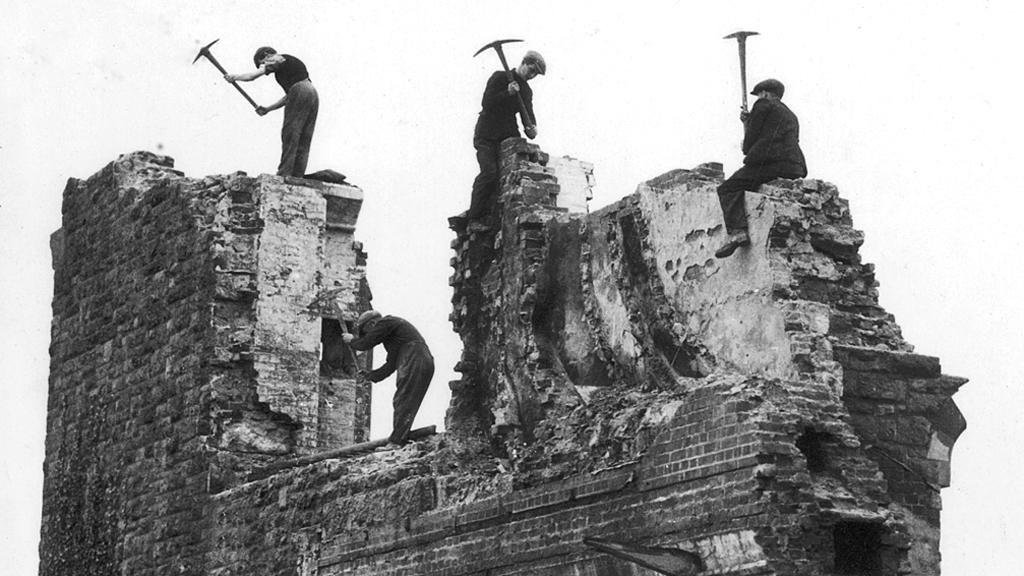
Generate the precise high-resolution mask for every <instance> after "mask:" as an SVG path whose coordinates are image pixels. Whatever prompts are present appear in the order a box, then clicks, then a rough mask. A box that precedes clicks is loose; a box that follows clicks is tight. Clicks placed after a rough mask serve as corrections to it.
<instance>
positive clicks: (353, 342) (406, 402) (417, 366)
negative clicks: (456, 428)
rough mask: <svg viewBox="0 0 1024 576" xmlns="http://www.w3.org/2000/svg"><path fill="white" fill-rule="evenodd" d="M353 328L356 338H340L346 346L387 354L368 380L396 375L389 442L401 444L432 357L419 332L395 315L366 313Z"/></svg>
mask: <svg viewBox="0 0 1024 576" xmlns="http://www.w3.org/2000/svg"><path fill="white" fill-rule="evenodd" d="M356 329H357V330H358V331H359V337H358V338H356V337H355V336H353V335H351V334H344V335H342V339H343V340H344V341H345V343H346V344H348V345H349V346H351V347H352V348H354V349H356V350H370V349H371V348H373V347H374V346H376V345H378V344H383V345H384V349H385V350H387V353H388V357H387V360H385V362H384V365H383V366H381V367H379V368H377V369H375V370H371V371H370V372H369V373H368V374H367V377H368V378H369V379H370V381H371V382H380V381H381V380H383V379H385V378H387V377H388V376H390V375H391V373H392V372H397V373H398V375H397V377H396V381H395V397H394V399H393V400H392V402H391V404H392V406H393V407H394V416H393V418H392V422H393V429H392V432H391V436H390V437H389V438H388V440H389V441H390V442H392V443H394V444H404V443H405V441H406V437H407V436H408V435H409V430H410V429H412V422H413V420H414V419H415V418H416V412H417V411H418V410H419V409H420V403H422V402H423V397H424V396H425V395H426V393H427V388H428V387H429V386H430V379H431V378H433V376H434V357H433V356H431V354H430V349H429V348H427V343H426V342H425V341H424V340H423V337H422V336H420V333H419V331H418V330H416V328H415V327H413V325H412V324H410V323H409V322H408V321H407V320H403V319H402V318H399V317H397V316H381V314H380V312H377V311H376V310H368V311H366V312H363V313H362V314H361V315H360V316H359V319H358V320H356Z"/></svg>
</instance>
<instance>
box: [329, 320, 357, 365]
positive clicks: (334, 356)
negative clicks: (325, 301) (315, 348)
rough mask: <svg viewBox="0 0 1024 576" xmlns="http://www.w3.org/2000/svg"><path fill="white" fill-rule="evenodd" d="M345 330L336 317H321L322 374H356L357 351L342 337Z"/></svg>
mask: <svg viewBox="0 0 1024 576" xmlns="http://www.w3.org/2000/svg"><path fill="white" fill-rule="evenodd" d="M344 333H345V331H344V330H343V329H342V327H341V322H339V321H338V320H335V319H334V318H323V319H321V327H320V374H321V375H323V376H330V377H334V378H346V377H348V378H350V377H353V376H355V374H356V371H357V369H358V366H357V364H356V355H355V352H354V351H353V350H352V349H351V348H349V346H348V344H345V341H344V340H342V339H341V336H342V334H344Z"/></svg>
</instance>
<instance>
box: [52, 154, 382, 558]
mask: <svg viewBox="0 0 1024 576" xmlns="http://www.w3.org/2000/svg"><path fill="white" fill-rule="evenodd" d="M296 183H298V184H299V185H296ZM361 199H362V197H361V193H360V192H359V191H358V189H355V188H352V187H346V186H332V185H318V184H316V183H311V182H306V181H296V182H289V181H284V180H282V179H280V178H276V177H270V176H263V177H259V178H250V177H247V176H245V175H244V174H232V175H227V176H215V177H207V178H203V179H189V178H185V177H184V176H183V175H182V174H181V173H180V172H177V171H175V170H173V161H172V160H171V159H170V158H167V157H163V156H157V155H154V154H150V153H144V152H138V153H134V154H129V155H125V156H122V157H121V158H119V159H118V160H117V161H116V162H113V163H111V164H110V165H109V166H107V167H106V168H105V169H103V170H102V171H100V172H99V173H97V174H96V175H94V176H93V177H91V178H89V179H88V180H86V181H81V180H75V179H72V180H70V181H69V182H68V185H67V188H66V189H65V192H64V208H63V213H64V218H63V223H62V227H61V229H60V230H58V231H57V232H56V233H54V235H53V238H52V241H51V244H52V247H53V252H54V270H55V282H54V303H53V310H54V316H53V328H52V343H51V377H50V394H49V406H48V424H47V444H46V461H45V466H44V478H45V481H44V510H43V522H42V524H43V527H42V543H41V546H40V556H41V563H40V573H41V574H110V573H114V572H124V573H130V574H167V573H182V574H205V573H206V571H205V563H206V554H207V551H208V549H209V544H210V541H209V539H208V525H209V520H210V519H211V517H210V516H209V513H210V510H211V509H210V495H211V494H214V493H216V492H219V491H221V490H224V489H225V488H228V487H230V486H232V485H233V484H235V483H237V482H239V481H240V479H243V478H244V477H245V475H246V473H247V472H248V471H249V470H251V469H252V468H253V467H254V466H259V465H261V464H264V463H266V462H268V461H273V460H274V459H276V458H279V457H282V456H289V455H295V454H300V453H304V452H309V451H314V450H319V449H324V448H331V447H335V446H338V445H343V444H346V443H351V442H353V441H358V440H361V439H365V437H366V435H367V433H368V431H369V384H368V383H358V384H357V383H356V381H355V378H354V373H352V374H348V373H345V371H344V370H342V371H334V372H330V373H328V374H326V375H322V374H321V350H320V348H321V342H320V338H321V323H322V322H323V321H324V320H323V319H324V318H328V319H337V318H342V319H348V320H352V319H353V318H354V317H355V315H356V314H358V313H359V312H360V311H361V310H363V309H365V308H367V307H368V302H369V290H368V288H367V287H366V282H365V273H364V271H363V266H364V265H365V255H364V254H363V253H362V251H361V248H360V247H359V246H358V245H357V244H354V243H353V241H352V233H353V230H354V224H355V219H356V217H357V216H358V212H359V204H360V203H361ZM326 255H329V256H330V258H331V260H330V262H329V263H328V262H326ZM325 279H326V282H325ZM328 300H329V301H331V302H333V303H334V305H333V306H328V305H326V304H325V302H326V301H328ZM353 372H354V370H353ZM321 421H323V422H324V425H321Z"/></svg>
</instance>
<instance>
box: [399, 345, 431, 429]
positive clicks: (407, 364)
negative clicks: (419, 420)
mask: <svg viewBox="0 0 1024 576" xmlns="http://www.w3.org/2000/svg"><path fill="white" fill-rule="evenodd" d="M395 371H396V373H397V375H396V382H395V387H396V389H395V397H394V399H393V400H392V402H391V405H392V406H393V407H394V409H395V413H394V417H393V428H394V430H392V432H391V436H390V437H389V438H388V440H390V441H391V442H394V443H395V444H402V443H404V442H405V440H406V437H407V436H408V435H409V430H411V429H412V422H413V420H415V419H416V412H418V411H419V409H420V404H421V403H422V402H423V397H424V396H425V395H426V393H427V388H428V387H429V386H430V380H431V378H433V377H434V357H433V356H431V355H430V350H429V349H428V348H427V345H426V344H424V343H423V342H409V343H408V344H405V345H404V346H402V349H401V350H400V351H399V353H398V366H397V368H396V370H395Z"/></svg>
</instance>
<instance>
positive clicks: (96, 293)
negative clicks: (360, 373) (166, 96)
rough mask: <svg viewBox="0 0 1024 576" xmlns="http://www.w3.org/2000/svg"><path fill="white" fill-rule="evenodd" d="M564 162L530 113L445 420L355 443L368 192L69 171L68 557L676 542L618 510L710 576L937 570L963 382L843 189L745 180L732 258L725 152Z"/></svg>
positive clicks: (362, 400) (158, 170)
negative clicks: (747, 186)
mask: <svg viewBox="0 0 1024 576" xmlns="http://www.w3.org/2000/svg"><path fill="white" fill-rule="evenodd" d="M549 160H550V159H549V157H548V155H547V154H545V153H544V152H543V151H541V150H540V149H539V148H537V147H536V146H533V145H531V144H528V143H526V142H525V141H522V140H518V139H509V140H507V141H506V142H505V143H504V144H503V147H502V170H501V174H502V176H501V187H502V194H501V196H500V199H499V201H498V206H497V209H496V210H495V212H494V214H493V217H492V219H491V221H490V228H489V229H487V230H477V229H474V230H467V229H466V226H465V224H466V223H465V221H464V219H463V218H460V217H456V218H453V219H452V221H451V224H452V228H453V230H454V231H455V234H456V238H455V240H454V241H453V243H452V247H453V249H454V250H455V256H454V258H453V260H452V264H453V268H454V273H453V276H452V279H451V284H452V286H453V311H452V314H451V320H452V323H453V325H454V327H455V329H456V331H457V332H458V333H459V334H460V336H461V338H462V341H463V345H464V351H463V357H462V359H461V361H460V362H459V365H458V366H457V367H456V369H457V370H458V371H459V372H460V373H461V375H462V377H461V378H460V379H459V380H458V381H455V382H453V383H452V384H451V387H452V392H453V395H452V402H451V405H450V407H449V410H448V414H447V418H446V420H447V424H448V432H447V433H446V434H444V435H442V436H435V437H431V438H428V439H425V440H421V441H418V442H414V443H412V444H409V445H407V446H404V447H401V448H396V447H390V448H386V449H382V450H378V451H375V452H372V453H369V454H365V453H364V454H357V455H349V456H346V457H328V456H329V455H326V454H323V452H324V451H325V450H328V449H330V448H333V447H337V446H339V445H344V444H346V443H350V442H355V441H359V440H361V439H365V430H366V429H367V427H368V418H369V416H368V414H369V412H368V407H369V396H368V388H367V387H366V385H364V384H361V383H358V382H356V380H355V379H354V378H353V370H354V368H355V367H356V366H357V365H359V364H361V363H365V362H366V361H367V359H366V358H365V356H361V355H360V356H353V355H352V354H351V351H347V350H345V349H344V348H341V347H339V346H338V341H339V339H340V334H341V333H342V331H343V330H344V329H347V328H349V327H350V326H349V324H350V322H351V320H352V319H353V318H354V317H355V316H356V315H357V314H358V313H359V312H361V311H362V310H365V309H366V308H367V307H368V305H369V299H370V296H371V295H370V293H369V288H368V286H367V283H366V280H365V274H364V272H363V266H364V265H365V254H363V253H362V250H361V247H360V246H359V245H358V244H357V243H354V242H353V238H352V234H353V231H354V225H355V220H356V217H357V215H358V208H359V203H360V202H361V194H360V193H359V191H358V190H357V189H354V188H352V187H346V186H332V185H320V184H315V183H312V182H309V181H304V180H297V179H281V178H278V177H273V176H261V177H258V178H250V177H247V176H245V175H243V174H233V175H228V176H219V177H209V178H205V179H202V180H190V179H185V178H183V177H182V176H181V175H180V174H179V173H176V172H174V171H173V170H172V169H171V164H170V160H169V159H166V158H161V157H156V156H152V155H146V154H135V155H130V156H126V157H123V158H122V159H120V160H119V161H118V162H116V163H114V164H112V165H111V166H110V167H108V168H107V169H105V170H104V171H103V172H101V173H100V174H98V175H96V176H94V177H93V178H92V179H90V180H89V181H88V182H79V181H75V180H72V181H71V182H70V183H69V186H68V189H67V191H66V193H65V221H64V226H63V227H62V229H61V231H59V232H58V233H57V234H55V236H54V241H53V244H54V254H55V270H56V277H57V283H56V289H55V300H54V341H53V376H52V379H51V397H50V417H49V430H48V436H47V461H46V486H45V488H44V492H45V500H46V504H45V509H44V522H43V525H44V528H43V546H42V566H43V571H42V573H43V574H63V573H75V574H79V573H81V574H108V573H112V572H114V571H116V570H120V571H122V572H125V573H132V574H165V573H186V574H189V573H191V574H216V575H235V574H238V575H241V574H263V575H272V576H286V575H287V576H293V575H309V576H312V575H332V576H334V575H338V576H340V575H370V574H373V575H387V576H399V575H412V574H416V575H450V576H455V575H467V576H468V575H473V576H482V575H485V574H486V575H488V576H495V575H514V574H524V575H525V574H532V575H536V574H540V575H549V576H567V575H570V574H572V575H579V574H592V575H597V574H602V575H605V574H609V575H616V576H618V575H627V574H629V575H637V574H649V573H650V572H649V571H646V570H644V569H642V568H640V567H639V566H638V565H636V564H634V563H630V562H629V561H627V560H623V559H620V558H617V557H612V556H609V555H607V554H605V553H603V552H600V551H598V550H597V549H595V548H592V547H590V546H588V545H586V544H585V543H584V538H599V539H602V540H605V541H613V542H617V543H619V544H621V545H622V546H625V547H626V548H629V547H638V546H659V547H663V548H676V549H682V550H686V551H689V552H692V553H694V554H696V555H697V556H698V557H699V558H700V563H701V565H702V566H703V569H702V570H700V573H702V574H734V575H735V574H739V575H761V574H765V575H767V574H786V575H819V574H851V573H853V574H871V575H875V574H885V575H889V574H906V573H913V574H925V575H937V574H938V573H939V558H938V552H937V549H938V548H937V543H938V538H939V525H938V519H939V516H938V511H939V506H940V500H939V497H938V489H939V487H941V486H943V485H945V484H947V483H948V469H949V455H950V449H951V447H952V445H953V443H954V442H955V440H956V437H957V436H958V435H959V433H960V431H961V430H962V429H963V420H962V416H960V414H959V411H957V410H956V406H955V404H953V402H952V400H951V399H950V397H951V395H952V394H953V393H954V392H955V390H956V389H957V388H958V387H959V386H960V385H962V384H963V382H964V380H962V379H959V378H954V377H949V376H944V375H942V374H941V370H940V369H939V365H938V361H937V360H936V359H934V358H929V357H926V356H920V355H916V354H913V353H912V352H911V347H910V345H909V344H907V343H906V342H905V341H903V339H902V337H901V336H900V333H899V327H898V326H897V325H896V324H895V321H894V319H893V318H892V316H891V315H889V314H888V313H887V312H885V310H884V309H882V308H881V307H880V306H879V305H878V302H877V287H876V284H875V281H874V277H873V269H872V267H871V266H870V265H868V264H863V263H861V262H860V259H859V256H858V254H857V248H858V247H859V245H860V243H861V242H862V237H861V235H860V233H859V232H857V231H856V230H854V229H853V228H852V221H851V219H850V215H849V212H848V209H847V205H846V202H845V201H844V200H842V199H841V198H840V197H839V195H838V192H837V191H836V189H835V187H833V186H831V185H830V184H827V183H825V182H821V181H817V180H797V181H787V180H778V181H775V182H772V183H770V184H769V185H766V186H763V187H762V188H761V189H760V190H759V191H758V192H756V193H750V194H748V195H747V203H748V209H749V211H750V215H751V230H752V236H753V239H754V242H753V245H752V246H751V247H750V248H749V249H743V250H741V251H739V252H737V254H735V255H734V256H733V257H732V258H730V259H727V260H724V261H719V260H715V259H713V257H712V256H711V255H710V254H711V252H712V251H713V250H714V248H715V245H716V244H717V242H718V241H719V240H720V238H721V236H722V234H723V232H722V230H721V225H720V218H721V216H720V212H719V211H718V210H719V209H718V204H717V198H716V196H715V193H714V188H715V186H716V185H717V183H718V182H719V181H720V179H721V177H722V172H721V167H720V165H716V164H713V163H709V164H704V165H701V166H698V167H697V168H695V169H693V170H677V171H673V172H670V173H668V174H665V175H662V176H659V177H658V178H655V179H653V180H650V181H648V182H645V183H643V184H642V185H641V186H640V187H639V188H638V189H637V191H636V192H635V193H633V194H631V195H629V196H627V197H625V198H624V199H623V200H621V201H619V202H616V203H614V204H613V205H611V206H609V207H606V208H604V209H601V210H598V211H595V212H593V213H589V212H588V211H587V210H586V209H585V200H586V198H587V196H588V194H589V187H590V186H591V185H592V183H593V167H592V166H589V165H588V164H586V163H583V162H579V161H575V160H561V161H559V162H557V163H552V162H550V161H549ZM563 194H565V195H566V197H564V198H562V197H561V196H562V195H563ZM318 454H319V456H317V455H318ZM299 456H304V457H305V458H299V459H296V457H299ZM286 461H287V462H293V463H295V465H291V466H288V467H286V468H284V469H281V468H280V467H276V468H275V467H274V466H273V464H275V463H281V462H286ZM267 465H269V466H267ZM257 469H259V470H263V471H264V472H265V473H260V474H251V472H253V471H254V470H257Z"/></svg>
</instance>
